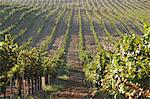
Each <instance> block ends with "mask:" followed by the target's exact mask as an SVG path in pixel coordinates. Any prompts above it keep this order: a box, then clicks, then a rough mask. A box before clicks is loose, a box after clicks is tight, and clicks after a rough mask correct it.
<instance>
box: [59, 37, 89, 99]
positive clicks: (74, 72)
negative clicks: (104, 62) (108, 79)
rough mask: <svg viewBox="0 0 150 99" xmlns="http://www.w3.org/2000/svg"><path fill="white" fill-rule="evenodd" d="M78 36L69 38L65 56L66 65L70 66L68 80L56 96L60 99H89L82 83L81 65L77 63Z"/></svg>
mask: <svg viewBox="0 0 150 99" xmlns="http://www.w3.org/2000/svg"><path fill="white" fill-rule="evenodd" d="M78 38H79V37H78V35H72V36H71V42H70V46H69V49H68V54H67V59H66V60H67V63H68V65H69V66H70V67H69V68H70V69H69V72H68V76H69V79H68V81H67V83H66V85H65V86H64V89H62V90H61V91H60V92H58V94H57V96H58V97H60V98H61V97H62V98H78V99H79V98H83V97H89V96H90V94H89V89H88V87H87V85H86V84H85V83H84V75H83V72H82V64H81V62H80V61H79V56H78V55H79V50H78V47H77V46H78V42H79V41H78Z"/></svg>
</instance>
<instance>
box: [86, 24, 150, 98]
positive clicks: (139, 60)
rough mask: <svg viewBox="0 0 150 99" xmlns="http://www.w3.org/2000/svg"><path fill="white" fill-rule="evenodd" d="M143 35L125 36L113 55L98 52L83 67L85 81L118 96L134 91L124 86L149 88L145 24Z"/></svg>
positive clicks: (148, 32) (148, 34) (149, 45)
mask: <svg viewBox="0 0 150 99" xmlns="http://www.w3.org/2000/svg"><path fill="white" fill-rule="evenodd" d="M144 28H145V30H144V35H143V36H136V35H135V34H132V35H130V36H127V35H125V36H124V38H123V39H122V40H120V42H119V44H118V45H117V47H116V51H115V52H107V51H102V52H100V53H99V54H98V55H97V56H96V57H95V59H94V60H93V61H92V62H90V63H88V64H85V66H84V72H85V75H86V77H87V79H88V80H90V81H91V82H93V83H94V84H96V85H99V86H97V87H98V88H100V89H101V91H106V92H109V93H111V94H114V95H115V96H116V95H120V94H125V93H127V92H128V93H131V92H133V91H134V89H132V88H130V87H129V86H128V85H127V84H126V83H132V84H135V85H137V84H138V85H139V86H141V87H143V88H147V87H148V84H147V83H148V82H147V80H146V79H149V78H150V64H149V62H150V27H149V26H148V25H147V24H144Z"/></svg>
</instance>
